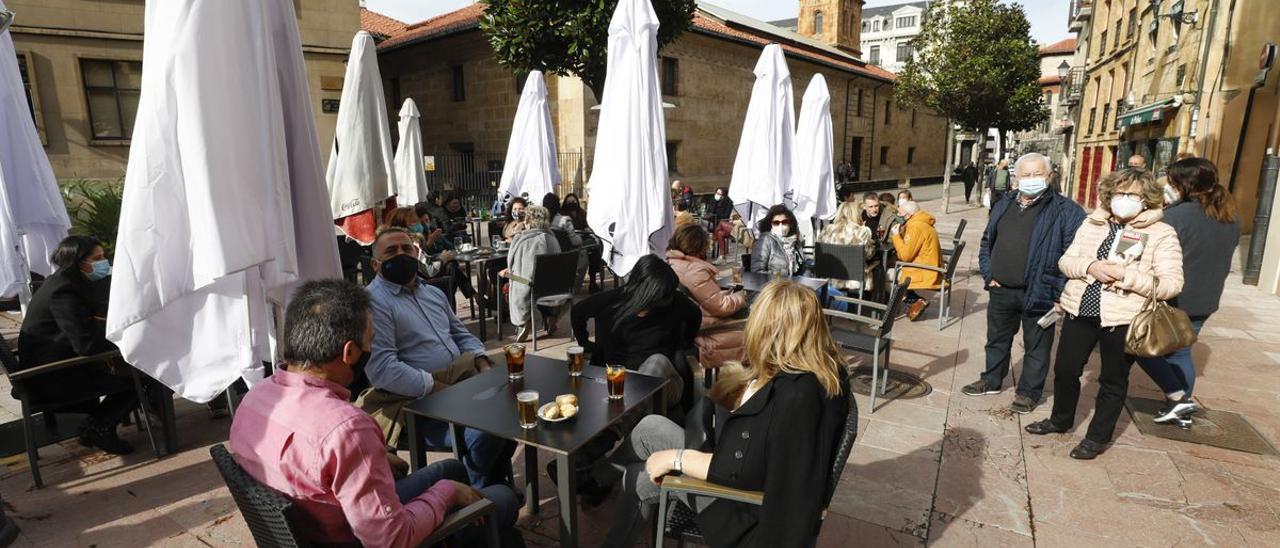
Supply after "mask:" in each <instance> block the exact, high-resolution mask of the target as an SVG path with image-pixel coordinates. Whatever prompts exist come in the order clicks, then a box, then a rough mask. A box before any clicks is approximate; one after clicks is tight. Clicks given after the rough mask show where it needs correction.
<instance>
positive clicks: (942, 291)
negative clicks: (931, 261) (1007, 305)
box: [895, 242, 965, 331]
mask: <svg viewBox="0 0 1280 548" xmlns="http://www.w3.org/2000/svg"><path fill="white" fill-rule="evenodd" d="M964 245H965V243H964V242H958V243H956V248H955V251H953V252H952V253H951V256H950V257H947V258H946V264H944V265H943V266H933V265H924V264H917V263H898V265H897V267H896V268H903V267H911V268H919V269H923V270H931V271H933V272H937V273H939V274H942V283H941V284H939V286H938V331H942V330H943V329H946V328H947V327H949V326H950V325H951V324H953V323H955V322H957V321H959V320H960V317H958V316H957V317H955V318H953V317H951V294H952V293H953V292H954V289H953V286H954V285H955V284H954V283H953V282H954V280H955V275H956V265H958V264H960V257H961V256H962V255H963V253H964ZM895 277H896V275H895Z"/></svg>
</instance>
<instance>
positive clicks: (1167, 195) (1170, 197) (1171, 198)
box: [1164, 185, 1182, 205]
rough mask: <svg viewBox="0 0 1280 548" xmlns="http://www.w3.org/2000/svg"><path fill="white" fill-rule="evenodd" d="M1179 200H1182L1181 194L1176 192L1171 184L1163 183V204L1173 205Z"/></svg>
mask: <svg viewBox="0 0 1280 548" xmlns="http://www.w3.org/2000/svg"><path fill="white" fill-rule="evenodd" d="M1181 201H1182V194H1181V193H1179V192H1178V189H1176V188H1173V186H1172V185H1165V187H1164V205H1173V204H1176V203H1178V202H1181Z"/></svg>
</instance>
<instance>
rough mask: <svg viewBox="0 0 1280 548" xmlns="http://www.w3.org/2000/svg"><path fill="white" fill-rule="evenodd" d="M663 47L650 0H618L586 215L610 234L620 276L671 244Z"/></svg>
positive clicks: (607, 250) (609, 248)
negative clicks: (661, 84) (661, 88)
mask: <svg viewBox="0 0 1280 548" xmlns="http://www.w3.org/2000/svg"><path fill="white" fill-rule="evenodd" d="M657 52H658V17H657V16H656V15H655V14H654V12H653V6H652V5H650V4H649V0H620V1H619V2H618V7H617V8H616V9H614V12H613V19H612V20H611V21H610V22H609V58H608V73H607V76H606V77H605V83H604V97H603V98H602V101H601V103H602V104H601V108H600V125H599V127H598V130H597V132H596V135H598V136H599V137H598V138H597V139H596V155H595V161H594V166H595V167H594V168H593V169H592V171H591V181H590V182H589V183H588V187H587V190H588V193H589V194H588V195H589V197H590V200H591V207H589V208H587V223H588V224H589V225H591V230H593V231H594V232H595V233H596V235H597V236H598V237H599V238H600V239H601V240H603V241H604V244H605V247H604V257H605V258H606V259H607V260H608V261H609V267H610V268H611V269H613V271H614V272H615V273H617V274H618V275H621V276H625V275H627V274H628V273H630V272H631V268H632V267H633V266H635V264H636V261H638V260H640V258H641V257H643V256H645V255H648V254H650V253H662V252H663V251H664V250H665V249H666V248H667V241H668V240H670V239H671V233H672V228H673V225H674V221H675V220H674V217H673V213H672V211H671V195H670V193H669V190H668V188H667V151H666V142H667V137H666V135H667V130H666V125H665V122H664V121H663V117H662V116H663V114H662V94H661V93H659V88H658V68H657V64H656V63H655V62H654V61H655V59H657Z"/></svg>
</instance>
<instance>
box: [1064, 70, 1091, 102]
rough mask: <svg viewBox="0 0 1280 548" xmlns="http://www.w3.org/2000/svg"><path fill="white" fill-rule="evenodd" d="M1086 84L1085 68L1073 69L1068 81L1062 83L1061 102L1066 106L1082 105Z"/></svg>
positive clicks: (1068, 73)
mask: <svg viewBox="0 0 1280 548" xmlns="http://www.w3.org/2000/svg"><path fill="white" fill-rule="evenodd" d="M1084 83H1085V75H1084V67H1071V70H1070V71H1068V72H1067V77H1066V79H1064V80H1063V81H1062V98H1061V99H1060V100H1059V101H1060V102H1061V103H1062V104H1063V105H1066V106H1070V105H1077V104H1080V99H1081V98H1083V96H1084Z"/></svg>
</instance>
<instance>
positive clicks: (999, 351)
mask: <svg viewBox="0 0 1280 548" xmlns="http://www.w3.org/2000/svg"><path fill="white" fill-rule="evenodd" d="M988 296H989V302H988V303H987V347H986V348H987V370H986V371H984V372H983V373H982V380H983V381H985V382H986V383H987V386H1001V385H1003V384H1004V377H1005V375H1008V374H1009V362H1010V360H1011V358H1012V352H1013V336H1014V335H1017V334H1018V329H1019V327H1021V329H1022V346H1023V349H1024V352H1025V353H1024V354H1023V355H1022V374H1021V375H1019V376H1018V394H1019V395H1022V396H1026V397H1028V398H1031V399H1032V400H1035V401H1037V402H1038V401H1040V396H1041V395H1043V393H1044V380H1045V378H1047V377H1048V376H1049V352H1050V351H1051V350H1052V349H1053V335H1054V331H1053V329H1052V328H1050V329H1043V328H1041V327H1040V325H1039V324H1037V323H1036V322H1037V321H1039V319H1040V318H1038V317H1036V316H1033V315H1028V314H1027V311H1026V310H1025V305H1026V300H1027V290H1025V289H1010V288H1007V287H992V288H991V289H990V291H989V292H988Z"/></svg>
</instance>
